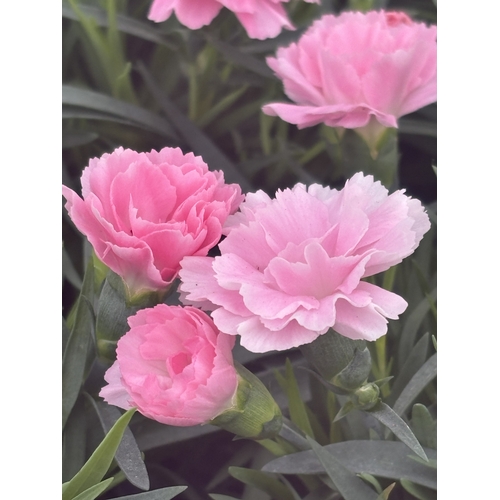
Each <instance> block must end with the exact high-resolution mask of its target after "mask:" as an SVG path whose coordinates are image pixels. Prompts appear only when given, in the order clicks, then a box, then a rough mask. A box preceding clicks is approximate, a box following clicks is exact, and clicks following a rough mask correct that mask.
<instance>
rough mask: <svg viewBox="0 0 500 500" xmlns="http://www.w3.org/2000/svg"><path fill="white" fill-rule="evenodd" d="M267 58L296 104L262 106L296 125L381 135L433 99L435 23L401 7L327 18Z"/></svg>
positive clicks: (263, 109)
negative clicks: (368, 130)
mask: <svg viewBox="0 0 500 500" xmlns="http://www.w3.org/2000/svg"><path fill="white" fill-rule="evenodd" d="M267 63H268V65H269V66H270V67H271V68H272V69H273V70H274V72H275V73H276V75H277V76H278V77H279V78H280V79H282V80H283V85H284V89H285V93H286V95H287V96H288V97H289V98H290V99H291V100H292V101H294V102H295V104H287V103H271V104H266V105H265V106H264V107H263V108H262V111H263V112H264V113H265V114H267V115H272V116H276V115H277V116H279V117H280V118H281V119H283V120H284V121H286V122H289V123H293V124H296V125H297V126H298V128H304V127H310V126H312V125H316V124H318V123H325V124H326V125H328V126H331V127H344V128H358V127H365V126H370V127H372V128H377V129H379V132H380V131H381V130H383V129H384V128H385V127H397V126H398V125H397V119H398V118H399V117H401V116H403V115H406V114H408V113H411V112H413V111H415V110H417V109H419V108H421V107H423V106H426V105H428V104H430V103H432V102H434V101H436V96H437V84H436V73H437V64H436V63H437V45H436V26H426V25H425V24H423V23H417V22H414V21H412V20H411V19H410V18H409V17H408V16H407V15H406V14H404V13H402V12H384V11H381V12H376V11H371V12H368V13H365V14H363V13H361V12H344V13H342V14H340V15H339V16H334V15H325V16H323V17H322V18H320V19H319V20H317V21H315V22H314V23H313V24H312V26H311V27H310V28H309V29H308V30H307V31H306V32H305V33H304V34H303V35H302V37H301V38H300V39H299V41H298V42H297V43H292V44H291V45H289V46H288V47H281V48H279V49H278V51H277V54H276V57H268V58H267ZM368 135H370V136H374V134H373V131H372V133H370V134H368Z"/></svg>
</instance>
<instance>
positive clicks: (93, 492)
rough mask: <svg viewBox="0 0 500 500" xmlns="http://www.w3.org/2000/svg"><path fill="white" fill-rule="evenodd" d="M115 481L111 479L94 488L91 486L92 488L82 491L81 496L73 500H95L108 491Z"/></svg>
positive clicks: (95, 485)
mask: <svg viewBox="0 0 500 500" xmlns="http://www.w3.org/2000/svg"><path fill="white" fill-rule="evenodd" d="M113 479H114V478H112V477H110V478H109V479H106V480H104V481H101V482H100V483H97V484H94V486H91V487H90V488H88V489H86V490H85V491H82V492H81V493H80V494H79V495H77V496H76V497H74V499H73V500H94V499H95V498H97V497H98V496H99V495H100V494H101V493H102V492H103V491H105V490H106V488H107V487H108V486H109V485H110V484H111V483H112V482H113Z"/></svg>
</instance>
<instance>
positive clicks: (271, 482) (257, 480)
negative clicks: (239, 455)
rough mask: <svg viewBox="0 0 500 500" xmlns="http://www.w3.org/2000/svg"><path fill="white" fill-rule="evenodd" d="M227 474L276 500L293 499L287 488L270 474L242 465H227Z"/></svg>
mask: <svg viewBox="0 0 500 500" xmlns="http://www.w3.org/2000/svg"><path fill="white" fill-rule="evenodd" d="M229 474H230V475H231V476H233V477H234V478H235V479H238V480H239V481H241V482H242V483H245V484H248V485H250V486H254V487H255V488H258V489H259V490H262V491H264V492H266V493H268V494H269V495H271V497H272V498H273V499H276V500H294V498H293V495H292V494H291V493H290V491H289V490H288V488H287V487H286V486H285V485H284V484H282V483H280V482H279V481H278V480H277V479H275V478H274V477H271V476H270V475H268V474H266V473H264V472H261V471H258V470H254V469H246V468H244V467H229Z"/></svg>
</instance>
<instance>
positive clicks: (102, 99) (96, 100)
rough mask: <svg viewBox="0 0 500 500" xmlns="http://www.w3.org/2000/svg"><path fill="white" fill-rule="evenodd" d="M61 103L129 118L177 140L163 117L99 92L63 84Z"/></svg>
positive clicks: (136, 123)
mask: <svg viewBox="0 0 500 500" xmlns="http://www.w3.org/2000/svg"><path fill="white" fill-rule="evenodd" d="M62 103H63V106H64V105H70V106H79V107H82V108H86V109H89V110H93V111H101V112H107V113H110V114H111V115H113V116H117V117H119V118H123V119H125V120H127V121H129V120H131V121H132V122H133V123H134V124H135V125H136V126H138V127H141V128H143V129H145V130H152V131H154V132H156V133H158V134H160V135H162V136H164V137H168V138H170V139H174V140H178V137H177V134H176V133H175V131H174V130H173V129H172V126H171V125H170V123H169V122H168V121H167V120H165V119H164V118H161V117H159V116H157V115H155V114H154V113H151V112H150V111H148V110H146V109H143V108H141V107H139V106H135V105H134V104H130V103H128V102H125V101H121V100H119V99H115V98H114V97H111V96H109V95H106V94H102V93H100V92H94V91H93V90H87V89H82V88H79V87H73V86H71V85H63V86H62Z"/></svg>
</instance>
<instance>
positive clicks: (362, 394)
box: [350, 383, 380, 410]
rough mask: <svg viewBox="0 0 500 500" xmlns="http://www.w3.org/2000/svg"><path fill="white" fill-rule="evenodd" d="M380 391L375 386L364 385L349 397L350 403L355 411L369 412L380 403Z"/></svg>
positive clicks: (372, 384)
mask: <svg viewBox="0 0 500 500" xmlns="http://www.w3.org/2000/svg"><path fill="white" fill-rule="evenodd" d="M379 396H380V389H379V387H378V385H377V384H374V383H371V384H365V385H363V386H362V387H360V388H359V389H356V390H355V391H354V392H353V393H352V394H351V395H350V397H351V401H352V403H353V405H354V408H356V409H357V410H370V409H372V408H373V407H374V406H375V405H376V404H377V403H378V402H379V401H380V398H379Z"/></svg>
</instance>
